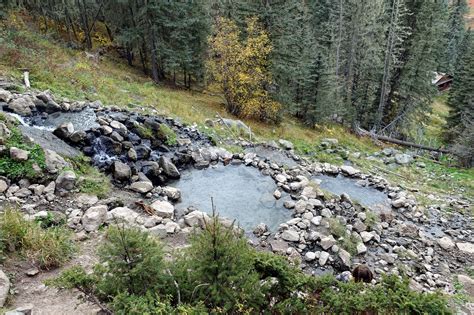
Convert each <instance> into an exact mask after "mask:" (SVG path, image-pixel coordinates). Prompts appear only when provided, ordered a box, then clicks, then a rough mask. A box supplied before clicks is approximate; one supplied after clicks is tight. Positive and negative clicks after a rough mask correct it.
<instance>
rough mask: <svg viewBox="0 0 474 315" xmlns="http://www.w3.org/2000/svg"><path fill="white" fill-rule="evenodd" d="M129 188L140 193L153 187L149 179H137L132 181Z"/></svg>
mask: <svg viewBox="0 0 474 315" xmlns="http://www.w3.org/2000/svg"><path fill="white" fill-rule="evenodd" d="M130 189H131V190H133V191H135V192H138V193H141V194H146V193H147V192H149V191H151V190H152V189H153V184H152V183H151V182H150V181H138V182H134V183H132V184H131V185H130Z"/></svg>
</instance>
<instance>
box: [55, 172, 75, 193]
mask: <svg viewBox="0 0 474 315" xmlns="http://www.w3.org/2000/svg"><path fill="white" fill-rule="evenodd" d="M75 184H76V174H75V173H74V172H73V171H65V172H62V173H61V174H60V175H59V176H58V177H57V178H56V190H58V191H69V190H72V189H73V188H74V185H75Z"/></svg>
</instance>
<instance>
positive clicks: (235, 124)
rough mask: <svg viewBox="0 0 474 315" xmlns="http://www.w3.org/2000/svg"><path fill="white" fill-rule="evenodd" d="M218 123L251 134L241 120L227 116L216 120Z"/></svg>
mask: <svg viewBox="0 0 474 315" xmlns="http://www.w3.org/2000/svg"><path fill="white" fill-rule="evenodd" d="M218 122H219V123H220V124H224V125H226V126H228V127H230V128H236V129H238V130H242V131H244V132H245V133H247V134H251V131H250V128H249V127H248V126H247V125H246V124H245V123H244V122H242V121H241V120H236V119H228V118H221V119H219V121H218Z"/></svg>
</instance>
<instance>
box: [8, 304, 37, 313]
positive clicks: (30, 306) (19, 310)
mask: <svg viewBox="0 0 474 315" xmlns="http://www.w3.org/2000/svg"><path fill="white" fill-rule="evenodd" d="M31 314H33V304H26V305H23V306H20V307H17V308H15V309H14V310H12V311H8V312H5V315H31Z"/></svg>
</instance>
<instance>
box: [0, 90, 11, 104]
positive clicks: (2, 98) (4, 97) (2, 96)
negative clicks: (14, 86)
mask: <svg viewBox="0 0 474 315" xmlns="http://www.w3.org/2000/svg"><path fill="white" fill-rule="evenodd" d="M11 99H12V93H11V92H10V91H7V90H4V89H1V88H0V102H5V103H8V102H10V100H11Z"/></svg>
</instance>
